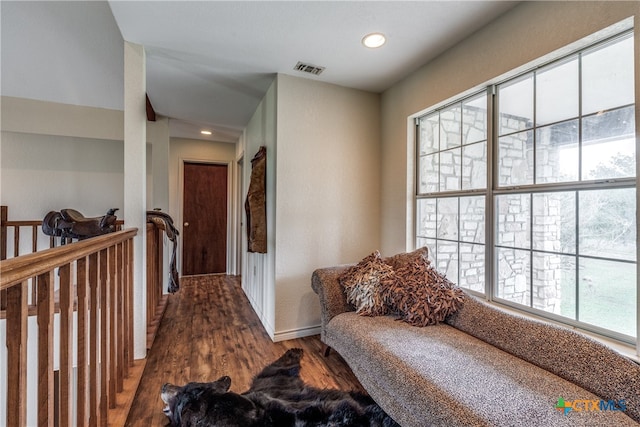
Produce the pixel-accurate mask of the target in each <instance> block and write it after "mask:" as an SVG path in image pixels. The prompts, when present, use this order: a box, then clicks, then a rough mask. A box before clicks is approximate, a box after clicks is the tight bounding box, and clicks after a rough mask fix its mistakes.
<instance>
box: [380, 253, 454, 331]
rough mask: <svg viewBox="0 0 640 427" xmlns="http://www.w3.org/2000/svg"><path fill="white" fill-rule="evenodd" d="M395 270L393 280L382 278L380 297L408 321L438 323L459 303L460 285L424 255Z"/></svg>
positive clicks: (417, 324) (425, 324)
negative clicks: (448, 277)
mask: <svg viewBox="0 0 640 427" xmlns="http://www.w3.org/2000/svg"><path fill="white" fill-rule="evenodd" d="M395 273H396V277H397V279H396V280H388V281H384V286H383V290H382V298H383V299H384V300H385V301H387V302H388V303H389V305H390V306H391V307H392V309H393V310H395V311H396V312H397V313H398V314H399V315H400V316H401V317H402V320H404V321H405V322H407V323H409V324H411V325H414V326H427V325H435V324H438V323H440V322H442V321H444V319H445V318H446V317H447V316H448V315H450V314H453V313H455V312H456V311H457V310H458V309H459V308H460V307H461V306H462V303H463V301H464V293H463V292H462V289H460V288H459V287H457V286H455V285H454V284H453V283H452V282H451V281H449V280H448V279H447V278H446V277H445V276H443V275H442V274H440V273H438V271H436V269H434V268H433V267H432V266H431V265H430V263H429V261H428V260H427V259H426V258H424V257H416V258H414V259H413V260H412V261H411V262H409V263H407V264H405V265H404V266H403V267H401V268H399V269H397V270H396V271H395Z"/></svg>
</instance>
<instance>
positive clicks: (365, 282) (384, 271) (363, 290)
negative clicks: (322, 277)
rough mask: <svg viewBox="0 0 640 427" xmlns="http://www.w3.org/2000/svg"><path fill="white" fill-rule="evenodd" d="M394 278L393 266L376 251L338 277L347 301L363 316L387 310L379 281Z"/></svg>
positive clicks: (380, 313) (386, 311) (379, 313)
mask: <svg viewBox="0 0 640 427" xmlns="http://www.w3.org/2000/svg"><path fill="white" fill-rule="evenodd" d="M394 280H395V273H394V271H393V268H391V267H390V266H389V265H387V264H385V263H384V262H383V261H382V258H381V257H380V252H378V251H375V252H374V253H372V254H371V255H369V256H367V257H366V258H364V259H363V260H362V261H360V262H359V263H358V264H357V265H355V266H353V267H350V268H349V269H347V270H346V271H345V272H344V273H342V274H341V275H340V277H338V281H339V282H340V284H341V285H342V286H343V287H344V291H345V293H346V295H347V302H348V303H349V304H351V305H353V306H354V307H355V308H356V313H358V314H361V315H363V316H382V315H385V314H387V313H388V312H389V309H388V307H387V304H386V303H385V301H384V300H383V298H382V294H381V292H380V291H381V283H382V282H385V281H394Z"/></svg>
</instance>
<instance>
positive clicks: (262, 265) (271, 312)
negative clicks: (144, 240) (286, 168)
mask: <svg viewBox="0 0 640 427" xmlns="http://www.w3.org/2000/svg"><path fill="white" fill-rule="evenodd" d="M277 88H278V81H277V80H276V81H274V83H273V84H272V85H271V87H270V88H269V90H268V91H267V94H266V95H265V97H264V98H263V99H262V101H261V102H260V105H258V108H257V109H256V111H255V112H254V114H253V116H252V118H251V120H250V121H249V124H248V125H247V127H246V129H245V130H244V134H243V137H242V140H241V143H242V146H243V147H242V149H241V150H239V153H238V155H240V154H241V153H242V156H243V164H244V166H243V168H242V172H243V175H244V176H243V183H242V187H243V188H242V195H243V201H242V202H243V203H244V200H245V199H246V197H247V192H248V190H249V179H250V177H251V159H253V157H254V156H255V155H256V153H257V152H258V149H259V148H260V147H261V146H265V147H267V178H266V180H267V184H266V188H267V253H266V254H259V253H248V252H247V246H248V245H247V239H246V237H247V236H246V214H243V216H242V218H243V224H244V225H243V234H242V253H243V254H244V259H243V271H242V289H243V290H244V292H245V294H246V295H247V297H248V299H249V301H250V303H251V306H252V307H253V309H254V310H255V312H256V314H257V315H258V317H259V318H260V321H261V322H262V324H263V326H264V328H265V330H266V331H267V333H268V334H269V336H270V337H271V338H272V339H273V338H274V335H275V297H276V296H275V259H276V244H275V242H276V240H275V233H276V221H275V218H276V215H275V212H276V176H277V171H276V160H277V144H276V138H277V130H276V127H277V120H276V110H277Z"/></svg>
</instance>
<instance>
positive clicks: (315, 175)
mask: <svg viewBox="0 0 640 427" xmlns="http://www.w3.org/2000/svg"><path fill="white" fill-rule="evenodd" d="M277 105H278V107H277V109H278V111H277V118H278V119H277V122H278V128H277V138H278V143H277V150H278V155H277V161H276V163H277V174H276V225H275V229H276V237H275V238H276V241H275V244H276V269H275V280H276V288H275V292H276V306H275V328H276V332H275V339H276V340H283V339H289V338H294V337H298V336H304V335H309V334H312V333H317V332H318V330H317V326H318V325H319V323H320V306H319V304H318V297H317V295H316V294H315V293H314V292H313V290H312V289H311V274H312V273H313V271H314V270H315V269H317V268H320V267H327V266H331V265H336V264H342V263H348V262H356V261H359V260H360V259H361V258H363V257H364V256H366V255H368V254H369V253H371V252H373V251H374V250H376V249H378V248H379V245H380V232H379V230H380V221H379V216H380V172H379V169H380V153H379V152H380V136H379V135H380V134H379V123H380V97H379V95H377V94H373V93H369V92H364V91H360V90H354V89H347V88H344V87H341V86H336V85H331V84H326V83H322V82H318V81H313V80H309V79H302V78H298V77H291V76H287V75H278V103H277Z"/></svg>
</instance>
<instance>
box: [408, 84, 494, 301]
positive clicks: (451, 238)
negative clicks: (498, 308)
mask: <svg viewBox="0 0 640 427" xmlns="http://www.w3.org/2000/svg"><path fill="white" fill-rule="evenodd" d="M418 128H419V137H418V141H419V142H418V151H419V160H418V162H419V170H420V172H419V173H418V177H419V182H418V200H417V224H418V230H417V244H418V246H428V247H429V248H430V254H431V257H432V261H433V262H434V263H435V264H436V265H437V266H438V269H439V270H440V271H441V272H443V273H445V274H446V275H447V277H448V278H449V279H450V280H452V281H454V282H456V283H459V284H460V286H463V287H465V288H468V289H472V290H474V291H478V292H484V287H485V220H486V218H485V198H486V196H485V195H484V194H486V188H487V95H486V93H484V92H483V93H481V94H477V95H475V96H472V97H470V98H467V99H465V100H462V101H460V102H457V103H455V104H452V105H449V106H447V107H445V108H443V109H441V110H438V111H435V112H433V113H430V114H428V115H427V116H425V117H424V118H422V119H421V120H419V124H418Z"/></svg>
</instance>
